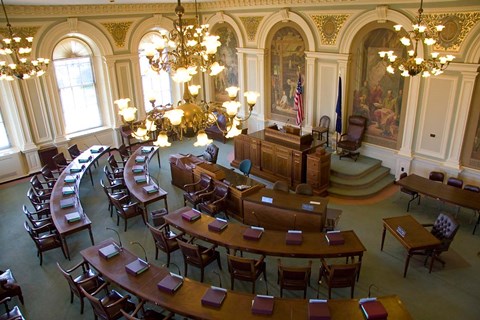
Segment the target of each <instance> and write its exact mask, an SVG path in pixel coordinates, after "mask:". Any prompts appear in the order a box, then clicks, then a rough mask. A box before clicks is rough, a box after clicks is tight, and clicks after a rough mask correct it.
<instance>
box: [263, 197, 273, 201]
mask: <svg viewBox="0 0 480 320" xmlns="http://www.w3.org/2000/svg"><path fill="white" fill-rule="evenodd" d="M262 202H265V203H273V198H270V197H265V196H263V197H262Z"/></svg>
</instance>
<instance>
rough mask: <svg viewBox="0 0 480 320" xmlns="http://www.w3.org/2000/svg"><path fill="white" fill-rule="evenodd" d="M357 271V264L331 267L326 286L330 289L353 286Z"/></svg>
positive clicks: (358, 266) (358, 267) (358, 265)
mask: <svg viewBox="0 0 480 320" xmlns="http://www.w3.org/2000/svg"><path fill="white" fill-rule="evenodd" d="M359 269H360V264H359V263H351V264H333V265H331V266H330V274H329V276H328V286H329V287H331V288H345V287H351V286H354V285H355V281H356V277H357V273H358V270H359Z"/></svg>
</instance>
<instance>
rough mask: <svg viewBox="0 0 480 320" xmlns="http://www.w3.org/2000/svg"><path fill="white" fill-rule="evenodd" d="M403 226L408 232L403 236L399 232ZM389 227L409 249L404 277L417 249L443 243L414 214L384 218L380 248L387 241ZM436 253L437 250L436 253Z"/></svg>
mask: <svg viewBox="0 0 480 320" xmlns="http://www.w3.org/2000/svg"><path fill="white" fill-rule="evenodd" d="M399 226H400V227H402V228H403V229H404V230H405V232H406V234H405V236H404V237H402V236H401V235H400V234H399V233H398V232H397V228H398V227H399ZM387 229H388V231H390V233H391V234H392V235H393V236H394V237H395V238H396V239H397V240H398V241H399V242H400V243H401V244H402V245H403V246H404V247H405V249H407V253H408V255H407V260H406V261H405V267H404V270H403V277H404V278H405V277H406V276H407V269H408V264H409V262H410V258H411V256H412V255H413V253H414V252H415V251H418V250H426V249H433V250H435V248H436V247H437V246H439V245H440V244H441V241H440V240H438V239H437V238H436V237H435V236H434V235H432V234H431V233H430V232H429V231H428V230H427V229H425V227H424V226H422V225H421V224H420V223H419V222H418V221H417V220H415V219H414V218H413V217H412V216H410V215H407V216H400V217H392V218H384V219H383V233H382V245H381V247H380V250H381V251H383V244H384V242H385V232H386V230H387ZM433 254H435V251H434V253H433ZM433 260H434V259H433V258H432V259H431V262H430V272H432V266H433Z"/></svg>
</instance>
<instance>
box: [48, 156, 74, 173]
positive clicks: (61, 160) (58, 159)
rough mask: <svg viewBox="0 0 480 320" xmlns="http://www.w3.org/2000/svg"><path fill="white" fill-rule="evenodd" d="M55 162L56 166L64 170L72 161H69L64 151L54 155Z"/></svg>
mask: <svg viewBox="0 0 480 320" xmlns="http://www.w3.org/2000/svg"><path fill="white" fill-rule="evenodd" d="M52 160H53V163H55V166H56V167H57V170H58V171H59V172H62V171H63V170H64V169H65V168H66V167H67V166H68V164H69V163H70V161H67V159H66V158H65V155H64V154H63V152H60V153H57V154H56V155H54V156H53V157H52Z"/></svg>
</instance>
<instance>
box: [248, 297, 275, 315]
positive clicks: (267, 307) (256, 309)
mask: <svg viewBox="0 0 480 320" xmlns="http://www.w3.org/2000/svg"><path fill="white" fill-rule="evenodd" d="M274 303H275V299H274V298H273V296H265V295H261V294H257V295H256V296H255V298H253V301H252V313H253V314H266V315H270V314H272V313H273V305H274Z"/></svg>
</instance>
